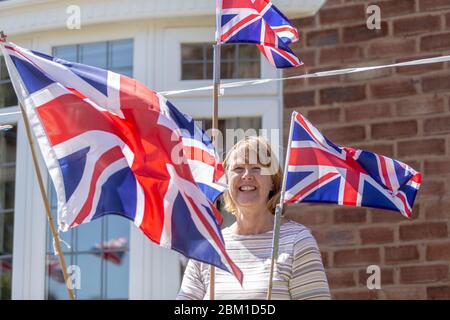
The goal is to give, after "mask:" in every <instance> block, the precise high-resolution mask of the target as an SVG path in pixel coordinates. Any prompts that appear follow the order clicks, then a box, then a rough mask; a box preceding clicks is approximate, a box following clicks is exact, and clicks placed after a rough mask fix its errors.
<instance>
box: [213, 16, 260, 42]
mask: <svg viewBox="0 0 450 320" xmlns="http://www.w3.org/2000/svg"><path fill="white" fill-rule="evenodd" d="M258 17H259V16H258V15H257V14H251V15H249V16H247V17H245V18H244V19H242V20H241V21H239V22H238V23H236V24H235V25H234V26H233V27H232V28H230V29H229V30H228V31H227V32H225V33H223V34H222V36H221V37H220V40H221V41H226V40H227V39H228V37H230V36H231V35H232V34H233V33H234V32H235V31H237V30H239V29H240V28H242V27H243V26H245V24H247V23H249V22H250V21H252V20H253V19H255V18H258Z"/></svg>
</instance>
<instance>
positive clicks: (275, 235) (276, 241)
mask: <svg viewBox="0 0 450 320" xmlns="http://www.w3.org/2000/svg"><path fill="white" fill-rule="evenodd" d="M295 114H296V113H295V112H293V113H292V115H291V127H290V128H289V140H288V144H287V152H286V159H284V172H283V184H282V186H281V194H280V202H279V203H278V204H277V207H276V209H275V219H274V225H273V239H272V259H271V262H270V274H269V288H268V290H267V300H271V299H272V288H273V270H274V267H275V261H276V260H277V259H278V245H279V242H280V227H281V214H282V213H283V206H284V193H285V191H286V177H287V172H288V163H289V157H290V154H291V143H292V130H293V127H294V125H293V124H294V117H295Z"/></svg>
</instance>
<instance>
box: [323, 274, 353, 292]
mask: <svg viewBox="0 0 450 320" xmlns="http://www.w3.org/2000/svg"><path fill="white" fill-rule="evenodd" d="M327 279H328V284H329V285H330V289H337V288H350V287H355V286H356V280H355V274H354V272H353V271H351V270H328V271H327Z"/></svg>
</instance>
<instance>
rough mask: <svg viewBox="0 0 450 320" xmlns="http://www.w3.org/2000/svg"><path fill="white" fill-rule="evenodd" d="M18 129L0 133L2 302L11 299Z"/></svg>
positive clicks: (0, 277) (0, 297) (0, 295)
mask: <svg viewBox="0 0 450 320" xmlns="http://www.w3.org/2000/svg"><path fill="white" fill-rule="evenodd" d="M15 159H16V128H13V129H11V130H9V131H6V132H5V131H3V132H0V300H4V299H11V273H12V254H13V232H14V188H15Z"/></svg>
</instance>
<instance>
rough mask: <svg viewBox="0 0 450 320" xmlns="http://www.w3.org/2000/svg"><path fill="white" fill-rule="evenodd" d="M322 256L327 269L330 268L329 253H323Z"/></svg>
mask: <svg viewBox="0 0 450 320" xmlns="http://www.w3.org/2000/svg"><path fill="white" fill-rule="evenodd" d="M320 255H321V256H322V263H323V266H324V267H325V268H328V267H329V266H330V255H329V254H328V252H325V251H321V252H320Z"/></svg>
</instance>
